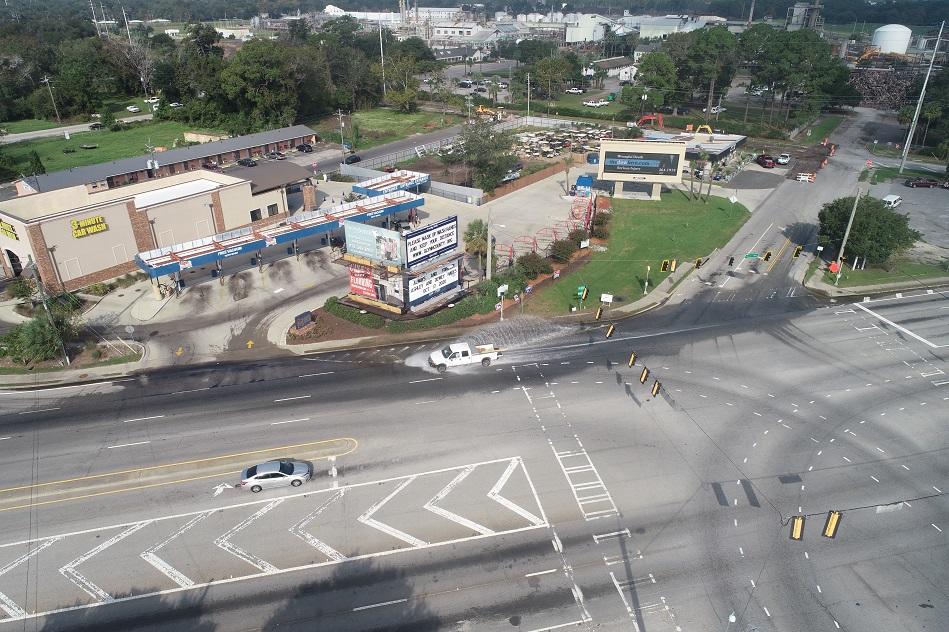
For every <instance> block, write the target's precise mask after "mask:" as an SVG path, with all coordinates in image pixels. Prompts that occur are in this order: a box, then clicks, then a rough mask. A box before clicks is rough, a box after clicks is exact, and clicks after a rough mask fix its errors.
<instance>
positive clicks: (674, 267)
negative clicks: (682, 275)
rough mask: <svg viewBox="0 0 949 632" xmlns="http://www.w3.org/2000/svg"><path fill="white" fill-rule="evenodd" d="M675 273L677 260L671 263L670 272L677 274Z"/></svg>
mask: <svg viewBox="0 0 949 632" xmlns="http://www.w3.org/2000/svg"><path fill="white" fill-rule="evenodd" d="M675 271H676V260H675V259H673V260H672V261H671V262H669V272H675Z"/></svg>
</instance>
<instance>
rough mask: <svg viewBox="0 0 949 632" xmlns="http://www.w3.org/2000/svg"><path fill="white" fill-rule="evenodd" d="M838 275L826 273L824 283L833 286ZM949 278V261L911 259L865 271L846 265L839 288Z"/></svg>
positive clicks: (894, 261)
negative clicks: (929, 261)
mask: <svg viewBox="0 0 949 632" xmlns="http://www.w3.org/2000/svg"><path fill="white" fill-rule="evenodd" d="M836 277H837V275H836V274H832V273H831V272H827V271H825V272H824V282H825V283H830V284H831V285H833V283H834V280H835V279H836ZM940 277H949V260H943V261H942V262H940V263H925V262H920V261H912V260H909V259H895V260H893V261H892V262H890V263H888V264H887V265H886V267H885V268H883V267H881V268H867V269H865V270H851V269H850V268H849V267H847V266H846V265H845V266H844V269H843V271H842V272H841V274H840V283H838V287H861V286H864V285H878V284H883V283H900V282H906V281H919V282H920V283H922V282H924V281H926V280H928V279H934V278H940Z"/></svg>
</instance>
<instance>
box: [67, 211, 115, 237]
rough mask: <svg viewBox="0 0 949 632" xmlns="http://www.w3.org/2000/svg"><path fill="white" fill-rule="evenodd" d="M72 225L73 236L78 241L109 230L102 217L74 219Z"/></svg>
mask: <svg viewBox="0 0 949 632" xmlns="http://www.w3.org/2000/svg"><path fill="white" fill-rule="evenodd" d="M70 225H71V226H72V236H73V237H75V238H76V239H79V238H80V237H88V236H89V235H94V234H96V233H102V232H105V231H107V230H109V225H108V224H107V223H106V221H105V217H103V216H102V215H96V216H95V217H87V218H85V219H74V220H72V221H71V222H70Z"/></svg>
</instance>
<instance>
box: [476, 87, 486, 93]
mask: <svg viewBox="0 0 949 632" xmlns="http://www.w3.org/2000/svg"><path fill="white" fill-rule="evenodd" d="M474 91H475V92H487V91H488V89H487V88H485V87H484V86H478V87H477V88H475V89H474Z"/></svg>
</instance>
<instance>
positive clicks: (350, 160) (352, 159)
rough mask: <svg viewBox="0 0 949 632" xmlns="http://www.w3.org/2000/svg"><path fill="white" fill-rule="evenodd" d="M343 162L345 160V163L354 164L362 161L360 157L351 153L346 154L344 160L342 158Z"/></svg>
mask: <svg viewBox="0 0 949 632" xmlns="http://www.w3.org/2000/svg"><path fill="white" fill-rule="evenodd" d="M343 162H345V163H346V164H347V165H354V164H356V163H357V162H362V158H360V157H359V156H357V155H356V154H353V155H351V156H346V160H344V161H343Z"/></svg>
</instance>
